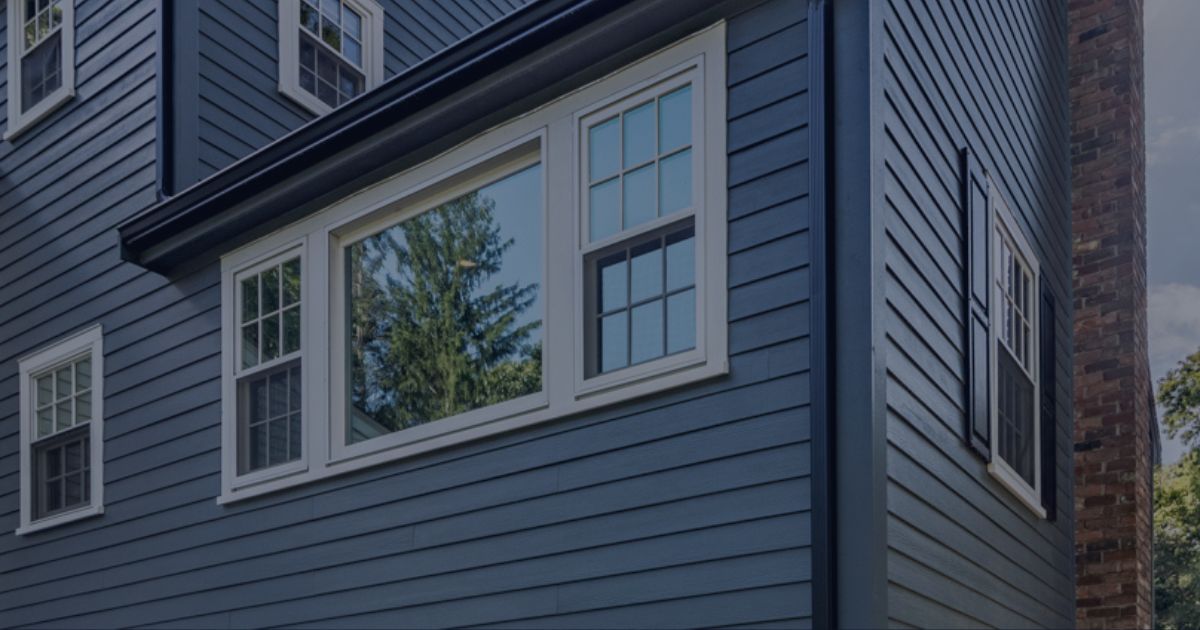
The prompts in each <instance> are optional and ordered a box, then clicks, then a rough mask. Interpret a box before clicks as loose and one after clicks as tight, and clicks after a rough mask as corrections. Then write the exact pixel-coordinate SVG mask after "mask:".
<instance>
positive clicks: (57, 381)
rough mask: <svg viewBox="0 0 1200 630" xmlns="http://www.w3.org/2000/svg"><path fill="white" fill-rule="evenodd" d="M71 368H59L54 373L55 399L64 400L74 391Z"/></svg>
mask: <svg viewBox="0 0 1200 630" xmlns="http://www.w3.org/2000/svg"><path fill="white" fill-rule="evenodd" d="M71 383H72V379H71V366H69V365H68V366H67V367H63V368H59V369H57V370H55V372H54V397H55V398H56V399H58V400H62V399H63V398H66V397H67V396H70V395H71V391H72V385H71Z"/></svg>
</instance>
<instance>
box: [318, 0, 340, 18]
mask: <svg viewBox="0 0 1200 630" xmlns="http://www.w3.org/2000/svg"><path fill="white" fill-rule="evenodd" d="M341 8H342V3H341V2H340V0H321V13H324V14H325V15H326V16H327V17H328V18H329V19H331V20H333V21H334V22H338V21H340V16H341Z"/></svg>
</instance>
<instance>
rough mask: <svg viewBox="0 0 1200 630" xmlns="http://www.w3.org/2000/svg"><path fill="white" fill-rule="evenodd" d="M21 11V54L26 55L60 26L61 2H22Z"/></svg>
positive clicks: (61, 18) (57, 0)
mask: <svg viewBox="0 0 1200 630" xmlns="http://www.w3.org/2000/svg"><path fill="white" fill-rule="evenodd" d="M22 9H23V10H22V12H21V22H22V31H23V33H24V37H23V38H22V39H23V41H24V48H23V52H25V53H28V52H30V51H32V50H33V49H34V48H36V47H37V46H38V44H41V43H42V42H44V41H46V40H47V39H49V38H50V36H51V35H53V34H55V33H57V32H58V30H59V27H61V26H62V22H63V7H62V0H24V1H23V2H22Z"/></svg>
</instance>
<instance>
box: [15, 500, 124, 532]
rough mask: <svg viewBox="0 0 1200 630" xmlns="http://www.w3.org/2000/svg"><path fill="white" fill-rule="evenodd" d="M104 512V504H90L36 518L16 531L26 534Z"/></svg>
mask: <svg viewBox="0 0 1200 630" xmlns="http://www.w3.org/2000/svg"><path fill="white" fill-rule="evenodd" d="M103 513H104V506H103V505H89V506H86V507H82V508H79V509H77V510H71V511H70V512H63V513H62V514H55V515H54V516H50V517H47V518H43V519H39V520H36V521H34V522H32V523H30V524H28V525H23V526H21V527H18V528H17V529H16V531H15V532H14V533H15V534H16V535H18V536H25V535H27V534H32V533H34V532H40V531H42V530H45V529H51V528H54V527H58V526H60V525H66V524H67V523H74V522H75V521H79V520H83V519H85V518H91V517H93V516H99V515H101V514H103Z"/></svg>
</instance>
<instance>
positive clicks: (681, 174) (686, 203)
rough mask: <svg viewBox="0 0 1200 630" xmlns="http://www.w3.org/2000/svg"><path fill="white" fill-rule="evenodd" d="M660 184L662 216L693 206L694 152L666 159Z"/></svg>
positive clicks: (663, 162) (687, 151) (678, 154)
mask: <svg viewBox="0 0 1200 630" xmlns="http://www.w3.org/2000/svg"><path fill="white" fill-rule="evenodd" d="M660 168H661V170H662V172H661V177H660V178H659V182H658V198H659V205H660V206H661V208H662V210H661V213H662V216H667V215H668V214H671V213H672V212H675V211H677V210H683V209H685V208H690V207H691V206H692V150H691V149H687V150H686V151H680V152H679V153H676V154H675V155H672V156H671V157H668V158H664V159H663V161H662V162H661V166H660Z"/></svg>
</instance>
